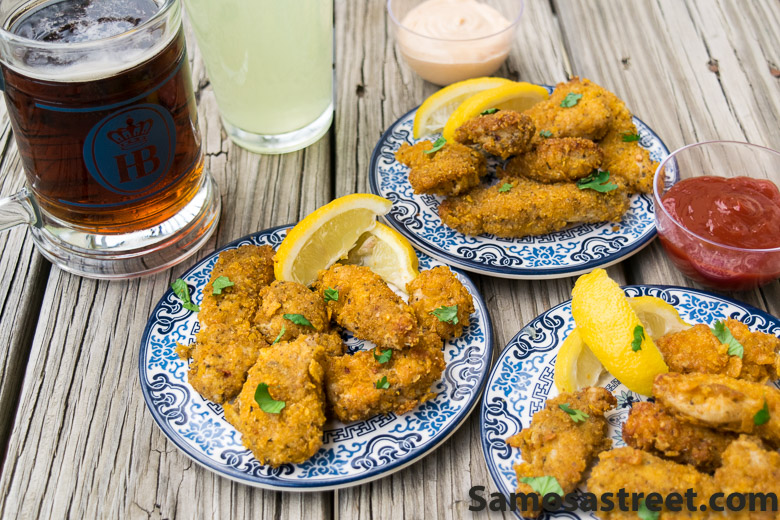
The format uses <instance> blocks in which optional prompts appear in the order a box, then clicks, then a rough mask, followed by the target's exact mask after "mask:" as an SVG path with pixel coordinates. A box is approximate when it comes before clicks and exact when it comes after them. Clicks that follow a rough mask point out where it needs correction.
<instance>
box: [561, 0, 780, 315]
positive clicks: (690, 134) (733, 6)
mask: <svg viewBox="0 0 780 520" xmlns="http://www.w3.org/2000/svg"><path fill="white" fill-rule="evenodd" d="M555 5H556V10H557V12H558V13H559V16H560V19H561V24H562V30H563V34H564V42H565V45H566V47H567V49H569V52H570V54H571V59H572V64H573V69H574V70H573V72H574V73H575V74H580V75H582V76H586V77H589V78H591V79H592V80H594V81H596V82H598V83H600V84H602V85H605V86H607V87H608V88H609V89H610V90H613V91H614V92H615V93H616V94H617V95H618V96H620V97H621V98H623V99H624V100H625V101H626V103H627V104H628V106H629V108H630V109H631V110H632V111H633V112H634V113H635V114H637V115H638V116H639V117H640V118H642V119H643V120H644V121H645V122H647V123H648V124H649V125H650V126H651V127H652V128H653V129H655V130H656V131H657V132H658V134H659V135H660V136H661V137H662V139H664V141H665V142H666V144H667V146H668V147H669V149H670V150H675V149H677V148H679V147H681V146H683V145H685V144H690V143H694V142H699V141H706V140H713V139H730V140H737V141H749V142H755V143H758V144H764V145H766V146H770V147H772V148H775V149H780V135H779V134H778V133H777V131H776V129H777V128H778V126H779V125H780V90H778V88H777V85H778V83H777V82H778V79H777V75H778V72H777V70H776V69H777V67H776V65H777V63H778V60H779V59H780V58H779V54H778V53H779V52H780V51H778V49H777V45H776V42H777V41H778V39H779V38H780V23H778V20H780V4H778V3H777V2H755V3H753V2H747V3H746V2H735V1H728V0H723V1H718V2H711V1H706V0H705V1H696V2H678V1H674V0H661V1H650V0H648V1H642V2H621V1H620V0H609V1H600V2H595V1H589V2H581V1H578V0H556V2H555ZM773 71H774V72H773ZM626 264H627V265H626V267H627V270H628V273H629V276H628V281H629V283H660V284H674V285H684V286H695V287H699V285H698V284H696V283H694V282H692V281H691V280H688V279H687V278H685V277H684V276H682V275H681V274H680V273H679V271H677V270H676V269H675V268H674V267H673V266H672V264H671V263H670V262H669V261H668V260H667V259H666V256H665V254H664V253H663V250H662V248H661V246H660V244H659V243H658V242H657V241H656V242H654V243H653V244H652V245H651V246H650V247H649V248H648V249H647V250H645V251H643V252H642V253H641V254H639V255H637V256H635V257H633V258H632V259H630V260H628V262H626ZM779 293H780V284H779V283H778V282H777V281H775V282H772V283H770V284H769V285H768V286H766V287H765V288H764V289H761V290H755V291H749V292H742V293H736V294H732V295H731V296H733V297H736V298H737V299H740V300H743V301H745V302H747V303H750V304H752V305H755V306H757V307H760V308H764V309H768V310H769V311H770V312H772V313H773V314H775V315H780V298H778V294H779Z"/></svg>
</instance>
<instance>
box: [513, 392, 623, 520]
mask: <svg viewBox="0 0 780 520" xmlns="http://www.w3.org/2000/svg"><path fill="white" fill-rule="evenodd" d="M561 404H565V405H568V407H569V408H571V409H573V410H579V411H581V412H584V413H586V414H588V417H587V418H586V419H584V420H583V421H581V422H575V421H574V419H573V418H572V416H570V415H569V414H568V413H566V412H565V411H563V410H562V409H561V408H560V406H559V405H561ZM616 404H617V400H616V399H615V397H614V396H613V395H612V394H611V393H609V391H608V390H606V389H605V388H600V387H588V388H584V389H582V390H580V391H578V392H575V393H563V394H560V395H558V396H556V397H554V398H552V399H548V400H547V403H546V405H545V407H544V409H543V410H540V411H538V412H536V413H535V414H534V416H533V419H532V420H531V426H530V427H529V428H526V429H524V430H523V431H521V432H520V433H518V434H517V435H513V436H512V437H510V438H509V439H507V444H509V445H510V446H512V447H515V448H520V452H521V455H522V457H523V462H522V463H521V464H516V465H515V472H516V473H517V482H518V484H517V492H518V493H525V494H530V493H533V489H532V488H531V486H530V485H528V484H525V483H523V482H521V479H522V478H523V477H543V476H553V477H555V478H556V479H557V480H558V483H559V484H560V485H561V487H562V488H563V492H564V493H571V492H572V491H574V489H575V488H576V487H577V484H579V482H580V481H581V480H582V477H583V475H584V474H585V471H587V469H588V467H589V466H590V464H591V462H592V461H593V460H594V459H595V458H596V456H597V455H598V454H599V453H600V452H601V451H603V450H608V449H610V448H611V447H612V441H611V440H610V439H609V438H608V437H607V431H608V424H607V420H606V419H605V418H604V413H606V412H607V411H608V410H611V409H613V408H614V407H615V405H616ZM521 507H522V505H521ZM538 513H539V511H538V510H537V511H531V510H526V511H523V515H525V516H536V515H538Z"/></svg>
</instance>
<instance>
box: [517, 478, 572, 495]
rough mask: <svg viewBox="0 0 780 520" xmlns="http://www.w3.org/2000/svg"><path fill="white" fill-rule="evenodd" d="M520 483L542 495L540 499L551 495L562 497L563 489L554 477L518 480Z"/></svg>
mask: <svg viewBox="0 0 780 520" xmlns="http://www.w3.org/2000/svg"><path fill="white" fill-rule="evenodd" d="M520 482H522V483H524V484H528V485H529V486H531V489H533V490H534V491H536V492H537V493H539V494H540V495H542V497H544V496H545V495H550V494H553V493H555V494H556V495H558V496H560V497H562V496H563V488H562V487H561V485H560V484H559V483H558V479H557V478H555V477H523V478H521V479H520Z"/></svg>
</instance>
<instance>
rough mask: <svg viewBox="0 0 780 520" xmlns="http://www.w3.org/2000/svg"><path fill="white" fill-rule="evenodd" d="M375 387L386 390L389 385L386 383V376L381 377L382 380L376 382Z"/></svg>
mask: <svg viewBox="0 0 780 520" xmlns="http://www.w3.org/2000/svg"><path fill="white" fill-rule="evenodd" d="M376 387H377V388H378V389H380V390H387V389H388V388H390V383H388V382H387V376H382V379H380V380H379V381H377V382H376Z"/></svg>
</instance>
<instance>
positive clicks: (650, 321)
mask: <svg viewBox="0 0 780 520" xmlns="http://www.w3.org/2000/svg"><path fill="white" fill-rule="evenodd" d="M628 303H629V304H630V305H631V308H632V309H634V312H635V313H636V315H637V317H638V318H639V321H641V322H642V325H644V327H645V332H647V334H648V335H649V336H650V337H651V338H653V341H655V340H657V339H658V338H660V337H661V336H663V335H665V334H670V333H673V332H680V331H681V330H685V329H690V328H691V326H692V325H690V324H688V323H685V322H684V321H683V319H682V318H680V314H679V313H678V312H677V309H675V308H674V307H672V306H671V305H669V304H668V303H666V302H665V301H663V300H662V299H661V298H656V297H655V296H637V297H635V298H629V299H628Z"/></svg>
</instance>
